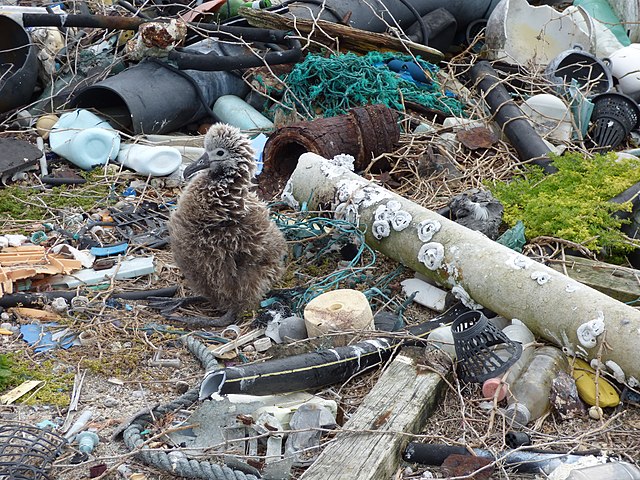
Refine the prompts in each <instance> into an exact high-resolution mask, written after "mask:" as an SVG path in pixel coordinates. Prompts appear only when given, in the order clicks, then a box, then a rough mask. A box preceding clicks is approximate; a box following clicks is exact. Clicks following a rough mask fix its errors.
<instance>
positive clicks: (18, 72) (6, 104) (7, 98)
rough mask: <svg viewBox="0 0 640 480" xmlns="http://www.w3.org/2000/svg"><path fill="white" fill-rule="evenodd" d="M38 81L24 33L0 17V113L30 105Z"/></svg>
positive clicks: (11, 20)
mask: <svg viewBox="0 0 640 480" xmlns="http://www.w3.org/2000/svg"><path fill="white" fill-rule="evenodd" d="M37 79H38V60H37V57H36V52H35V47H34V46H33V45H32V43H31V38H30V37H29V34H28V33H27V31H26V30H25V29H24V28H22V27H21V26H20V25H19V24H18V23H17V22H15V21H14V20H13V19H11V18H9V17H7V16H4V15H0V112H6V111H8V110H11V109H12V108H16V107H19V106H21V105H24V104H26V103H28V102H29V100H30V99H31V95H32V94H33V89H34V88H35V86H36V81H37Z"/></svg>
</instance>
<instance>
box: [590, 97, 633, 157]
mask: <svg viewBox="0 0 640 480" xmlns="http://www.w3.org/2000/svg"><path fill="white" fill-rule="evenodd" d="M591 101H592V102H593V104H594V107H593V113H592V114H591V128H590V131H589V138H590V139H591V142H592V143H593V145H594V146H595V147H596V148H597V149H598V150H601V151H610V150H613V149H614V148H616V147H617V146H618V145H620V144H621V143H622V142H624V140H625V139H626V138H627V136H628V135H629V133H631V131H632V130H635V129H636V128H638V125H639V124H640V108H638V104H637V103H636V102H635V101H634V100H633V99H632V98H629V97H628V96H626V95H623V94H621V93H603V94H602V95H598V96H596V97H594V98H593V99H592V100H591Z"/></svg>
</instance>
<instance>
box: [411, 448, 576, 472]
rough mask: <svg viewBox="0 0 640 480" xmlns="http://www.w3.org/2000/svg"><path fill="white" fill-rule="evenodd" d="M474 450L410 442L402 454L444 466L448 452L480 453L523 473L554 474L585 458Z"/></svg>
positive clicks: (538, 452) (530, 452)
mask: <svg viewBox="0 0 640 480" xmlns="http://www.w3.org/2000/svg"><path fill="white" fill-rule="evenodd" d="M472 450H473V454H472V453H471V452H470V451H469V450H468V449H467V448H465V447H458V446H453V445H444V444H427V443H418V442H410V443H409V444H408V445H407V447H406V449H405V450H404V452H403V453H402V458H403V460H405V461H406V462H411V463H420V464H423V465H442V463H443V462H444V461H445V459H446V458H447V457H448V456H449V455H477V456H478V457H482V458H486V459H488V460H492V461H495V460H496V459H497V458H498V459H500V460H501V461H502V462H504V465H505V466H506V467H510V468H513V469H514V470H516V471H517V472H520V473H545V474H549V473H551V472H552V471H553V470H555V469H556V468H557V467H559V466H560V465H562V464H565V463H576V462H577V461H579V460H581V459H584V457H583V456H582V455H573V454H568V453H548V452H541V451H527V450H506V451H504V452H501V453H500V454H498V457H497V458H496V456H495V455H493V454H492V453H491V452H490V451H489V450H484V449H481V448H474V449H472Z"/></svg>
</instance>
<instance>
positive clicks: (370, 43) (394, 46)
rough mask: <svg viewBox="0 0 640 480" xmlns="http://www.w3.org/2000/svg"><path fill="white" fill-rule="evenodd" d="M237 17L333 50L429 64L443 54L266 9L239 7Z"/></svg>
mask: <svg viewBox="0 0 640 480" xmlns="http://www.w3.org/2000/svg"><path fill="white" fill-rule="evenodd" d="M238 13H239V15H241V16H242V17H244V18H246V19H247V22H249V24H250V25H252V26H254V27H260V28H271V29H277V30H297V31H299V32H300V33H303V34H311V38H312V39H313V40H315V41H316V42H318V43H321V44H323V45H327V46H329V47H332V48H340V49H346V50H353V51H355V52H362V53H366V52H370V51H378V52H400V53H407V52H410V53H412V54H414V55H420V56H421V57H422V58H424V59H425V60H428V61H430V62H435V63H437V62H440V61H441V60H443V59H444V54H443V53H442V52H441V51H439V50H436V49H435V48H431V47H428V46H426V45H421V44H419V43H414V42H411V41H408V40H400V39H399V38H395V37H392V36H390V35H386V34H384V33H374V32H368V31H366V30H360V29H358V28H353V27H348V26H346V25H340V24H338V23H332V22H328V21H326V20H309V19H306V18H289V17H285V16H283V15H279V14H277V13H273V12H269V11H267V10H255V9H252V8H240V9H239V10H238Z"/></svg>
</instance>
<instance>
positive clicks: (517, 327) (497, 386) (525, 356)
mask: <svg viewBox="0 0 640 480" xmlns="http://www.w3.org/2000/svg"><path fill="white" fill-rule="evenodd" d="M502 332H503V333H504V334H505V335H506V336H507V337H509V340H512V341H514V342H518V343H521V344H522V347H523V348H522V354H521V355H520V358H519V359H518V360H517V361H516V363H514V364H513V365H511V367H510V368H509V370H508V371H507V373H506V376H505V375H504V374H503V375H500V376H498V377H495V378H490V379H488V380H485V382H484V383H483V384H482V394H483V395H484V396H485V398H493V396H494V395H496V390H499V392H498V393H497V396H498V401H500V400H502V399H503V398H505V397H506V396H507V392H508V389H509V386H510V385H513V383H514V382H515V381H516V380H517V379H518V377H519V376H520V373H522V371H523V370H524V369H525V368H526V366H527V365H528V364H529V362H530V361H531V358H532V357H533V352H534V350H535V348H534V347H533V345H529V346H528V347H526V348H525V346H526V345H528V344H531V343H533V342H534V341H535V337H534V336H533V333H531V330H529V329H528V328H527V326H526V325H525V324H524V323H522V322H520V321H519V320H516V319H514V321H513V323H512V324H511V325H507V326H506V327H504V328H503V329H502ZM494 353H495V354H496V355H497V356H498V357H500V358H501V359H503V360H507V359H508V358H509V352H507V350H506V349H504V348H502V349H498V350H496V351H495V352H494ZM503 377H504V379H503Z"/></svg>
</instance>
